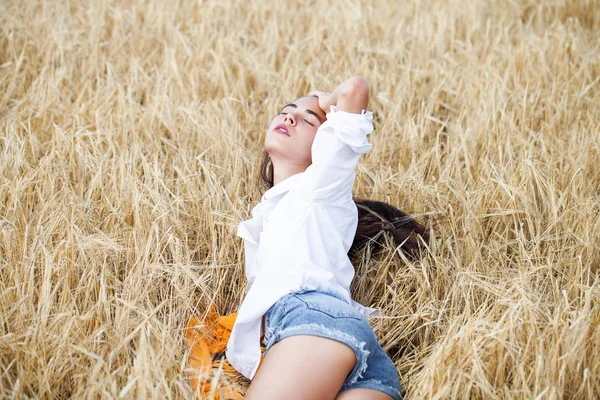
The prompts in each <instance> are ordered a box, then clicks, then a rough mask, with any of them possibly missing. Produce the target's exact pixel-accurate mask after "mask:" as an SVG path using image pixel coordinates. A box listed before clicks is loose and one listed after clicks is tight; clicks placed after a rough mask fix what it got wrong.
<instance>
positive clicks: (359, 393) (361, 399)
mask: <svg viewBox="0 0 600 400" xmlns="http://www.w3.org/2000/svg"><path fill="white" fill-rule="evenodd" d="M390 399H392V400H394V398H393V397H392V396H390V395H388V394H385V393H383V392H380V391H379V390H374V389H365V388H356V389H349V390H344V391H343V392H341V393H340V394H338V396H337V397H336V398H335V400H390Z"/></svg>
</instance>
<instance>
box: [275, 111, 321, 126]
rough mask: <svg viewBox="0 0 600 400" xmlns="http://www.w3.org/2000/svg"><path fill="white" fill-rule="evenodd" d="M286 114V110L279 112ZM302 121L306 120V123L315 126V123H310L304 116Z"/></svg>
mask: <svg viewBox="0 0 600 400" xmlns="http://www.w3.org/2000/svg"><path fill="white" fill-rule="evenodd" d="M286 114H287V113H286V112H283V111H282V112H281V115H286ZM304 122H306V123H307V124H309V125H310V126H315V124H313V123H310V122H309V121H308V120H307V119H306V118H305V119H304Z"/></svg>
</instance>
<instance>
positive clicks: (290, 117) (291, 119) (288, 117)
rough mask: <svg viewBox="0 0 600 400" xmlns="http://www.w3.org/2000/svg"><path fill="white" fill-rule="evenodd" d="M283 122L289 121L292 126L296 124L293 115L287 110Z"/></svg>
mask: <svg viewBox="0 0 600 400" xmlns="http://www.w3.org/2000/svg"><path fill="white" fill-rule="evenodd" d="M283 122H289V123H290V124H291V125H292V126H294V125H296V120H295V118H294V117H293V115H292V113H291V112H288V113H287V114H286V115H285V118H283Z"/></svg>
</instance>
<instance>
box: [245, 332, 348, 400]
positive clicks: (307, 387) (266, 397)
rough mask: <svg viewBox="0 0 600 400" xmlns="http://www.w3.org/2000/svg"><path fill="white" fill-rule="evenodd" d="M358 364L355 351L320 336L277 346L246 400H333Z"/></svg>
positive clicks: (292, 338) (285, 341)
mask: <svg viewBox="0 0 600 400" xmlns="http://www.w3.org/2000/svg"><path fill="white" fill-rule="evenodd" d="M355 365H356V354H355V353H354V349H352V348H351V347H350V346H348V345H346V344H345V343H342V342H338V341H337V340H333V339H328V338H324V337H320V336H311V335H295V336H290V337H287V338H284V339H282V340H281V341H279V342H277V343H275V344H274V345H273V346H272V347H271V348H270V349H269V352H268V353H267V355H266V356H265V359H264V360H263V362H262V365H261V366H260V368H259V370H258V371H257V373H256V375H255V376H254V379H252V382H251V383H250V387H249V388H248V391H247V392H246V397H245V398H246V399H247V400H257V399H258V400H277V399H288V400H295V399H298V400H301V399H314V400H331V399H333V398H335V396H336V394H337V393H338V392H339V390H340V388H341V387H342V385H343V384H344V381H345V380H346V378H347V377H348V375H349V374H350V372H352V369H353V368H354V366H355Z"/></svg>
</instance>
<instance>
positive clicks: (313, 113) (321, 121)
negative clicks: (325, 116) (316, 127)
mask: <svg viewBox="0 0 600 400" xmlns="http://www.w3.org/2000/svg"><path fill="white" fill-rule="evenodd" d="M286 107H294V108H298V106H297V105H296V104H294V103H290V104H286V105H285V106H283V108H286ZM283 108H282V110H283ZM306 112H307V113H309V114H312V115H314V116H315V117H317V119H318V120H319V122H320V123H323V120H322V119H321V117H319V115H318V114H317V113H316V112H314V111H313V110H311V109H309V108H307V109H306Z"/></svg>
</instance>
